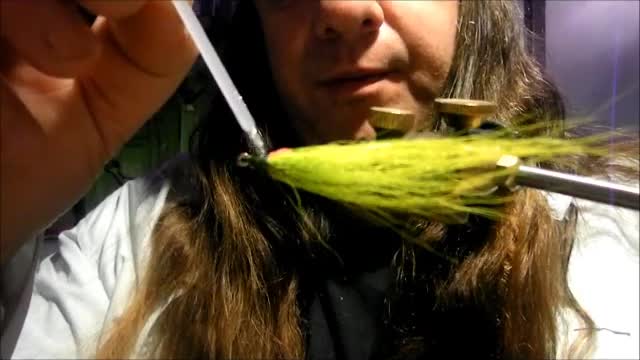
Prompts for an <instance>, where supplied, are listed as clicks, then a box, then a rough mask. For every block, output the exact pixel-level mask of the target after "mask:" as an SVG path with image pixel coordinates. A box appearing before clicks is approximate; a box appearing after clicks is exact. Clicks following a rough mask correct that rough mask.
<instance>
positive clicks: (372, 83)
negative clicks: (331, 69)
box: [318, 69, 390, 97]
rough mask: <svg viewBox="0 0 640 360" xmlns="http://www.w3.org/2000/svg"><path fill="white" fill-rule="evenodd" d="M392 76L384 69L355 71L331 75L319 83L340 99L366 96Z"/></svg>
mask: <svg viewBox="0 0 640 360" xmlns="http://www.w3.org/2000/svg"><path fill="white" fill-rule="evenodd" d="M389 75H390V71H388V70H382V69H355V70H350V71H343V72H338V73H335V74H332V75H329V76H327V77H325V78H323V79H322V80H320V81H319V82H318V84H319V85H320V87H321V88H323V89H326V90H328V91H329V92H330V93H331V94H333V95H335V96H340V97H358V96H366V95H368V94H371V93H373V92H375V91H376V89H377V87H378V85H379V84H380V83H381V82H382V81H384V80H385V79H386V78H387V77H388V76H389Z"/></svg>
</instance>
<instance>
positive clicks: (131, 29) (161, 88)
mask: <svg viewBox="0 0 640 360" xmlns="http://www.w3.org/2000/svg"><path fill="white" fill-rule="evenodd" d="M94 30H95V32H96V34H97V35H98V37H99V38H100V39H101V41H103V45H104V47H103V52H102V56H101V57H100V59H99V60H98V62H97V63H96V65H95V67H94V71H92V73H91V75H90V76H86V77H82V78H81V80H80V84H81V86H82V91H83V94H84V96H83V97H84V98H85V99H86V101H87V106H88V107H89V109H90V112H91V114H92V115H93V119H94V122H95V124H96V126H97V127H98V130H99V133H100V134H101V135H102V139H103V143H104V144H105V152H107V153H109V154H113V153H114V152H115V151H116V150H117V149H118V148H119V146H121V145H122V144H123V143H124V141H126V140H127V139H128V138H129V137H130V136H131V135H132V134H133V132H135V131H136V130H137V129H138V128H139V127H140V126H141V125H142V123H143V122H144V121H145V120H147V119H148V118H149V117H150V116H151V115H152V114H153V113H154V112H155V111H156V110H157V109H158V108H159V107H160V106H161V105H162V104H163V103H164V102H165V101H166V99H167V98H168V97H169V96H170V95H171V94H172V93H173V92H174V91H175V89H176V88H177V86H178V85H179V84H180V82H181V81H182V79H183V78H184V76H185V75H186V73H187V72H188V71H189V69H190V68H191V65H192V64H193V62H194V61H195V58H196V56H197V53H198V52H197V50H196V48H195V46H194V45H193V43H192V42H191V40H190V38H189V37H188V35H187V34H186V33H185V30H184V26H183V25H182V22H181V21H180V19H179V17H178V15H177V13H176V12H175V9H174V8H173V6H172V4H171V2H168V1H153V2H149V3H148V4H146V5H145V6H144V7H143V8H142V9H141V10H140V11H138V12H137V13H135V14H134V15H132V16H130V17H127V18H124V19H121V20H118V21H106V20H105V19H104V18H100V19H98V21H97V22H96V24H95V25H94Z"/></svg>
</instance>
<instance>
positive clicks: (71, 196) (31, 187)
mask: <svg viewBox="0 0 640 360" xmlns="http://www.w3.org/2000/svg"><path fill="white" fill-rule="evenodd" d="M0 103H1V104H2V106H0V189H2V196H1V197H0V224H2V226H1V227H0V250H1V254H0V263H1V262H3V261H4V260H6V259H7V258H8V257H9V256H10V255H11V253H12V252H13V251H14V250H16V249H17V248H18V247H19V246H20V244H21V243H20V242H21V241H24V240H25V239H28V238H29V237H30V236H31V235H34V232H37V231H39V230H41V229H43V228H44V227H45V226H46V225H47V224H48V223H49V222H50V221H51V219H53V218H55V216H56V215H58V214H60V213H62V212H63V210H64V209H65V208H67V207H68V206H71V205H72V204H73V203H74V202H75V200H77V199H78V198H79V197H80V196H81V195H82V193H83V192H84V191H86V190H87V189H88V187H89V185H90V184H91V182H92V179H93V178H94V176H95V174H96V173H97V169H96V168H95V167H94V168H92V169H88V168H87V166H86V165H87V161H85V159H84V158H85V156H86V153H87V152H85V151H78V149H79V148H81V146H82V145H84V144H82V143H83V142H86V141H91V140H92V139H91V137H90V136H86V134H81V135H74V134H73V133H74V132H75V131H76V129H78V128H79V127H80V126H77V123H76V124H74V123H72V124H71V126H68V127H66V128H64V129H59V130H58V129H57V128H52V127H51V126H46V124H43V123H41V122H39V121H38V120H37V119H36V118H34V117H33V116H32V115H33V114H32V111H30V109H28V108H27V107H26V106H25V103H24V102H23V101H22V100H21V99H20V98H19V97H18V95H17V94H16V93H15V92H14V91H13V90H12V89H11V88H10V87H9V86H7V84H6V83H5V82H4V81H2V79H0ZM44 107H46V106H44ZM85 122H86V121H85ZM87 138H89V139H87ZM85 139H87V140H85ZM64 140H68V141H64ZM94 141H95V139H94ZM52 189H55V190H53V191H52Z"/></svg>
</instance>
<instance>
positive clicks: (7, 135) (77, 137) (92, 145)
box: [0, 0, 197, 262]
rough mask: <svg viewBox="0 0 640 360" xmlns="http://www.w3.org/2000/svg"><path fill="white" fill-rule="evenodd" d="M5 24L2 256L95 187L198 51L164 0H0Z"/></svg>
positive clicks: (0, 75)
mask: <svg viewBox="0 0 640 360" xmlns="http://www.w3.org/2000/svg"><path fill="white" fill-rule="evenodd" d="M78 5H80V6H84V7H85V8H86V9H87V10H89V11H91V12H92V13H95V14H100V16H98V18H97V19H96V21H95V22H94V23H93V25H92V26H89V25H87V24H86V22H85V20H84V19H83V18H82V16H81V15H80V13H79V11H78V8H77V6H78ZM0 30H1V32H0V125H1V126H0V141H1V142H0V150H1V153H0V154H1V157H0V160H1V163H0V165H1V167H0V176H1V191H2V192H1V195H2V197H1V200H0V202H1V207H0V221H1V222H0V225H1V227H0V229H1V232H0V236H1V237H0V250H1V255H0V260H2V262H4V261H5V260H6V259H7V258H8V257H9V256H11V254H12V253H13V251H15V250H17V248H18V247H19V246H20V245H21V242H22V241H24V240H26V239H28V238H29V237H30V236H32V235H33V234H35V233H36V232H38V231H40V230H42V229H43V228H44V227H46V226H47V225H48V224H49V223H50V222H51V221H53V220H54V219H55V217H56V216H58V215H59V214H61V213H63V212H64V211H65V210H66V209H67V208H69V207H70V206H72V205H73V204H74V203H75V202H76V201H77V200H78V199H79V198H80V197H81V196H82V195H83V194H84V193H85V192H86V191H87V190H88V189H89V188H90V186H91V184H92V182H93V181H94V179H95V177H96V176H97V175H98V174H99V173H100V171H101V168H102V166H103V165H104V164H105V163H106V162H107V161H108V160H109V159H110V158H111V157H112V156H114V155H115V153H116V152H117V151H118V149H119V148H120V147H121V146H122V145H123V144H124V143H125V142H126V141H127V140H128V139H129V138H130V137H131V136H132V135H133V134H134V133H135V131H136V130H138V129H139V128H140V127H141V126H142V124H143V123H144V122H145V121H146V120H147V119H148V118H150V117H151V115H152V114H153V113H154V112H155V111H157V110H158V108H159V107H160V106H161V105H162V104H163V103H164V102H165V101H166V100H167V98H168V97H169V96H170V95H171V94H172V93H173V92H174V91H175V89H176V88H177V86H178V85H179V83H180V82H181V80H182V79H183V78H184V76H185V75H186V73H187V72H188V70H189V69H190V68H191V65H192V64H193V62H194V60H195V58H196V56H197V50H196V48H195V46H194V45H193V43H192V42H191V40H190V38H189V36H188V35H187V34H186V32H185V30H184V27H183V25H182V23H181V21H180V19H179V18H178V15H177V13H176V12H175V9H174V8H173V6H172V3H171V2H170V1H165V0H157V1H141V0H126V1H114V0H82V1H79V4H75V3H73V2H72V1H68V0H43V1H24V0H1V1H0Z"/></svg>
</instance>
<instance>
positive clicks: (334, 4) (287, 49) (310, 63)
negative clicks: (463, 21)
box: [256, 0, 458, 143]
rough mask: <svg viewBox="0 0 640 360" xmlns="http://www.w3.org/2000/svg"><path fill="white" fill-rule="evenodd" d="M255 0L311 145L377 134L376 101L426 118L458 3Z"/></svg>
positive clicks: (280, 84) (443, 71)
mask: <svg viewBox="0 0 640 360" xmlns="http://www.w3.org/2000/svg"><path fill="white" fill-rule="evenodd" d="M256 3H257V8H258V12H259V14H260V17H261V20H262V26H263V29H264V33H265V40H266V44H267V49H268V55H269V59H270V62H271V68H272V71H273V76H274V79H275V82H276V86H277V88H278V91H279V92H280V95H281V96H282V98H283V102H284V105H285V107H286V109H287V111H288V112H289V114H290V115H291V118H292V120H293V122H294V126H295V127H296V129H297V131H299V132H300V134H301V135H302V137H303V139H304V140H305V141H306V142H307V143H323V142H327V141H334V140H347V139H371V138H373V137H374V131H373V128H372V127H371V126H370V125H369V124H368V122H367V117H368V115H369V109H370V108H371V107H372V106H387V107H395V108H400V109H403V110H409V111H413V112H414V113H415V114H416V115H417V116H418V119H420V118H423V119H424V117H425V116H426V115H427V114H428V109H429V108H430V106H431V103H432V101H433V99H434V98H435V97H436V96H438V94H439V92H440V90H441V88H442V86H443V83H444V81H445V79H446V77H447V74H448V71H449V68H450V66H451V61H452V58H453V53H454V43H455V37H456V29H457V25H456V23H457V17H458V2H457V1H442V0H434V1H415V0H407V1H365V0H352V1H342V0H256Z"/></svg>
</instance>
